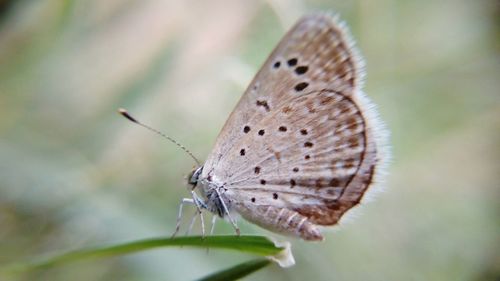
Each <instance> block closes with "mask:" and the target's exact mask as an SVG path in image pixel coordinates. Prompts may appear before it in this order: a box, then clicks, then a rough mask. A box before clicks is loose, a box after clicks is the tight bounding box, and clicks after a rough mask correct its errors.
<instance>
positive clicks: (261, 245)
mask: <svg viewBox="0 0 500 281" xmlns="http://www.w3.org/2000/svg"><path fill="white" fill-rule="evenodd" d="M167 246H191V247H200V248H207V247H208V248H220V249H229V250H237V251H240V252H246V253H251V254H256V255H259V256H273V255H278V254H279V253H281V252H282V251H283V250H284V248H282V247H279V246H275V244H274V243H273V242H272V241H271V240H269V239H268V238H266V237H264V236H209V237H204V238H203V237H201V236H190V237H176V238H154V239H145V240H139V241H133V242H130V243H124V244H119V245H114V246H105V247H98V248H89V249H81V250H75V251H71V252H67V253H64V254H61V255H56V256H52V257H46V258H39V259H35V260H33V261H29V262H24V263H15V264H11V265H7V266H3V267H0V272H10V273H12V272H14V273H19V272H23V271H29V270H35V269H38V268H44V267H50V266H55V265H60V264H64V263H68V262H72V261H76V260H82V259H89V258H105V257H113V256H120V255H125V254H131V253H135V252H140V251H145V250H149V249H154V248H160V247H167Z"/></svg>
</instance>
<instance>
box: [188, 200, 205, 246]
mask: <svg viewBox="0 0 500 281" xmlns="http://www.w3.org/2000/svg"><path fill="white" fill-rule="evenodd" d="M191 196H192V197H193V202H194V204H195V205H196V209H197V214H199V215H200V222H201V237H202V238H204V237H205V220H204V218H203V214H202V212H201V209H206V208H207V204H206V203H205V201H203V199H201V198H200V197H199V196H198V195H197V194H196V193H195V192H194V191H191ZM195 217H196V215H195Z"/></svg>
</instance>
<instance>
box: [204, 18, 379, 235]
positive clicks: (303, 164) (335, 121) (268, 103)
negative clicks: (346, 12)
mask: <svg viewBox="0 0 500 281" xmlns="http://www.w3.org/2000/svg"><path fill="white" fill-rule="evenodd" d="M359 68H360V65H359V60H358V58H357V56H356V54H354V53H353V49H352V46H351V43H350V40H349V39H348V38H347V35H346V34H345V31H344V28H343V27H342V25H339V24H337V23H336V21H335V20H334V19H332V18H331V17H330V16H328V15H323V14H321V15H312V16H307V17H304V18H302V19H301V20H300V21H299V22H298V23H297V24H296V25H295V26H294V27H293V28H292V29H291V31H290V32H288V33H287V35H286V36H285V37H284V38H283V39H282V41H281V42H280V43H279V45H278V47H277V48H276V49H275V50H274V51H273V53H272V54H271V55H270V57H269V58H268V60H267V61H266V62H265V64H264V66H263V67H262V69H261V70H260V71H259V73H258V74H257V75H256V77H255V79H254V80H253V81H252V83H251V84H250V86H249V88H248V89H247V91H246V92H245V94H244V95H243V97H242V98H241V100H240V101H239V103H238V105H237V106H236V108H235V110H234V111H233V112H232V114H231V116H230V117H229V119H228V121H227V122H226V124H225V126H224V128H223V129H222V131H221V133H220V135H219V137H218V139H217V141H216V145H215V148H214V149H213V151H212V153H211V154H210V155H209V157H208V159H207V162H206V164H205V166H204V169H203V174H202V178H208V177H210V179H211V180H214V181H216V182H218V183H221V184H223V185H224V186H225V187H226V188H227V191H226V192H225V196H226V197H227V198H228V199H229V200H231V201H232V204H231V205H232V206H233V207H234V208H235V209H236V210H237V211H238V212H239V213H241V214H242V215H243V216H244V217H245V218H247V219H249V220H250V221H252V222H254V223H257V224H259V225H261V226H264V227H266V228H269V229H271V230H277V231H280V232H284V233H289V234H295V235H298V236H301V237H303V238H304V237H306V235H305V234H303V233H301V232H304V229H309V232H311V233H313V234H314V235H313V236H314V237H316V238H317V237H318V235H317V233H316V232H317V230H316V229H314V227H313V226H314V224H317V225H332V224H335V223H337V221H338V220H339V219H340V217H342V215H343V214H344V213H345V211H347V210H348V209H350V208H352V207H353V206H354V205H356V204H357V203H359V201H360V200H361V198H362V196H363V194H364V192H365V191H366V189H367V188H368V186H369V185H370V184H371V182H372V181H373V177H374V174H375V170H376V167H375V165H376V164H377V161H379V158H380V156H379V152H378V148H377V144H376V143H377V141H376V139H377V138H378V136H376V134H377V133H378V132H377V130H375V128H377V127H378V125H379V124H378V123H377V121H376V120H378V119H376V118H373V116H367V115H370V114H369V113H370V109H369V103H368V102H367V101H366V98H364V96H363V95H362V93H361V92H360V91H359V87H360V86H361V85H360V79H361V77H360V76H361V74H360V69H359ZM365 113H367V114H365ZM258 210H260V211H258ZM270 214H274V217H273V215H270ZM280 224H281V225H280ZM287 228H289V229H287ZM306 232H307V231H306Z"/></svg>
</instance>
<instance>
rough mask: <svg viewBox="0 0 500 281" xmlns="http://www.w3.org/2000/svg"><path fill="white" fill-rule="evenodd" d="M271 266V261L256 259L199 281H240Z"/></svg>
mask: <svg viewBox="0 0 500 281" xmlns="http://www.w3.org/2000/svg"><path fill="white" fill-rule="evenodd" d="M269 264H271V261H270V260H267V259H255V260H251V261H247V262H244V263H240V264H238V265H235V266H233V267H230V268H228V269H224V270H221V271H219V272H216V273H213V274H210V275H208V276H205V277H203V278H201V279H198V281H231V280H238V279H240V278H242V277H245V276H247V275H249V274H251V273H253V272H255V271H257V270H259V269H261V268H263V267H266V266H268V265H269Z"/></svg>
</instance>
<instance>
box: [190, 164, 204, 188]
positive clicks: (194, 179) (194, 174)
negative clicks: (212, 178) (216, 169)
mask: <svg viewBox="0 0 500 281" xmlns="http://www.w3.org/2000/svg"><path fill="white" fill-rule="evenodd" d="M202 171H203V166H200V167H197V168H195V169H194V170H193V171H191V173H189V176H188V183H189V184H190V185H192V186H193V188H195V187H196V184H198V179H199V178H200V175H201V172H202Z"/></svg>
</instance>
